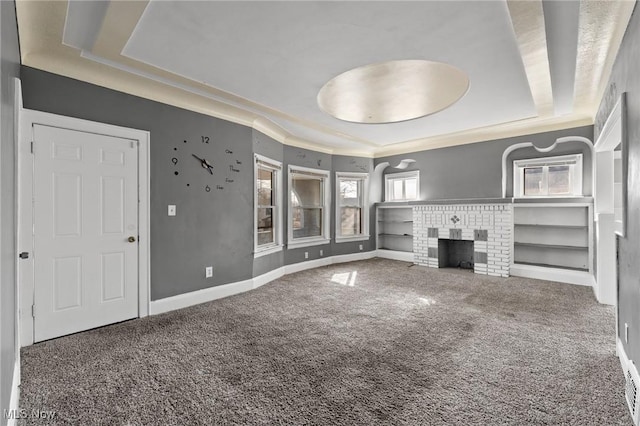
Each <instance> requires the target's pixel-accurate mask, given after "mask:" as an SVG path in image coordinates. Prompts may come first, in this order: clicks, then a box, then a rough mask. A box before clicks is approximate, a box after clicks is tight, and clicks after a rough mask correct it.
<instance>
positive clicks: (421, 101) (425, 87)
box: [318, 59, 469, 124]
mask: <svg viewBox="0 0 640 426" xmlns="http://www.w3.org/2000/svg"><path fill="white" fill-rule="evenodd" d="M467 89H469V78H468V77H467V75H466V74H465V73H463V72H462V71H460V70H459V69H457V68H456V67H452V66H451V65H449V64H443V63H441V62H432V61H424V60H416V59H404V60H401V61H388V62H382V63H379V64H370V65H365V66H364V67H358V68H355V69H352V70H349V71H346V72H344V73H342V74H340V75H339V76H336V77H334V78H332V79H331V80H329V82H327V84H325V85H324V86H322V89H320V92H319V93H318V106H319V107H320V109H322V110H323V111H325V112H327V113H328V114H330V115H331V116H333V117H335V118H337V119H340V120H345V121H351V122H354V123H369V124H381V123H396V122H399V121H406V120H413V119H415V118H420V117H425V116H427V115H430V114H433V113H436V112H438V111H442V110H443V109H445V108H448V107H450V106H451V105H453V104H454V103H455V102H457V101H458V100H459V99H460V98H461V97H462V96H463V95H464V94H465V93H466V92H467Z"/></svg>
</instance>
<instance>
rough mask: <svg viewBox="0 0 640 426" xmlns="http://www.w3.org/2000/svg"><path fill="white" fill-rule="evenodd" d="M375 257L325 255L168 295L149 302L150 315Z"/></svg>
mask: <svg viewBox="0 0 640 426" xmlns="http://www.w3.org/2000/svg"><path fill="white" fill-rule="evenodd" d="M374 257H376V252H375V251H367V252H363V253H353V254H344V255H337V256H331V257H323V258H320V259H314V260H309V261H306V262H300V263H294V264H291V265H285V266H282V267H280V268H277V269H274V270H272V271H269V272H267V273H264V274H262V275H259V276H257V277H254V278H251V279H248V280H245V281H239V282H236V283H229V284H223V285H219V286H216V287H211V288H205V289H203V290H197V291H192V292H190V293H184V294H179V295H177V296H171V297H166V298H164V299H159V300H152V301H151V302H150V303H149V315H158V314H162V313H164V312H169V311H174V310H176V309H182V308H187V307H189V306H193V305H199V304H200V303H205V302H210V301H212V300H216V299H222V298H223V297H227V296H233V295H234V294H239V293H244V292H245V291H249V290H252V289H254V288H258V287H260V286H263V285H265V284H267V283H270V282H271V281H273V280H276V279H278V278H280V277H282V276H284V275H288V274H293V273H294V272H300V271H305V270H307V269H313V268H318V267H320V266H328V265H332V264H334V263H344V262H353V261H356V260H365V259H372V258H374Z"/></svg>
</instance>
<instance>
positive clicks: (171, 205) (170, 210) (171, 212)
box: [167, 204, 176, 216]
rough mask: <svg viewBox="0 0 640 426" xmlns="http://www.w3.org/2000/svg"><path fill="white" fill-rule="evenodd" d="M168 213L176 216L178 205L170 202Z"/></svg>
mask: <svg viewBox="0 0 640 426" xmlns="http://www.w3.org/2000/svg"><path fill="white" fill-rule="evenodd" d="M167 214H168V215H169V216H175V215H176V206H175V205H173V204H169V209H168V212H167Z"/></svg>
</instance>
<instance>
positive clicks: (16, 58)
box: [0, 1, 20, 424]
mask: <svg viewBox="0 0 640 426" xmlns="http://www.w3.org/2000/svg"><path fill="white" fill-rule="evenodd" d="M0 34H1V43H2V44H1V45H0V58H1V63H0V92H1V99H0V190H1V192H2V198H1V199H0V384H1V386H0V412H1V410H4V409H6V408H8V407H9V400H10V398H11V383H12V381H13V367H14V364H15V353H16V345H15V341H16V335H15V328H16V323H15V318H16V309H17V307H16V304H15V300H16V271H15V262H16V249H15V204H14V199H15V170H14V158H15V149H14V140H15V139H14V132H15V130H16V129H14V82H13V79H14V78H15V77H19V76H20V52H19V47H18V27H17V24H16V14H15V4H14V2H13V1H2V2H0ZM0 418H2V420H1V421H0V424H5V423H6V419H4V416H1V417H0Z"/></svg>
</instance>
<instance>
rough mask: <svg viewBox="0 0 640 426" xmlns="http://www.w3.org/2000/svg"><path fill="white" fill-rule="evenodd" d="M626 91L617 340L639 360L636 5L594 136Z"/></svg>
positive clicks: (639, 23)
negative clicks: (625, 164) (623, 220)
mask: <svg viewBox="0 0 640 426" xmlns="http://www.w3.org/2000/svg"><path fill="white" fill-rule="evenodd" d="M624 92H626V93H627V120H628V121H627V138H628V144H629V145H628V151H627V152H628V162H629V172H628V179H627V203H628V205H627V224H626V226H627V227H626V238H620V239H619V247H620V249H619V272H620V275H619V279H618V321H619V324H618V325H619V330H620V340H621V341H622V344H623V345H624V348H625V352H626V353H627V356H628V357H629V358H630V359H631V360H633V361H634V362H635V363H636V364H638V362H639V361H640V278H639V277H640V262H638V259H640V8H639V7H637V6H636V8H635V10H634V12H633V15H632V17H631V22H630V23H629V26H628V27H627V31H626V34H625V36H624V39H623V41H622V45H621V47H620V51H619V52H618V57H617V58H616V61H615V64H614V66H613V71H612V74H611V78H610V80H609V84H608V90H607V92H606V94H605V96H604V98H603V100H602V103H601V105H600V108H599V110H598V114H597V116H596V125H595V128H596V129H595V132H596V137H597V136H598V135H599V132H600V130H602V125H603V124H604V122H605V121H606V119H607V117H608V116H609V113H610V112H611V110H612V109H613V107H614V106H615V103H616V102H617V100H618V96H619V95H620V94H622V93H624ZM625 322H626V323H627V324H629V343H625V341H624V335H623V333H624V323H625Z"/></svg>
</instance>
